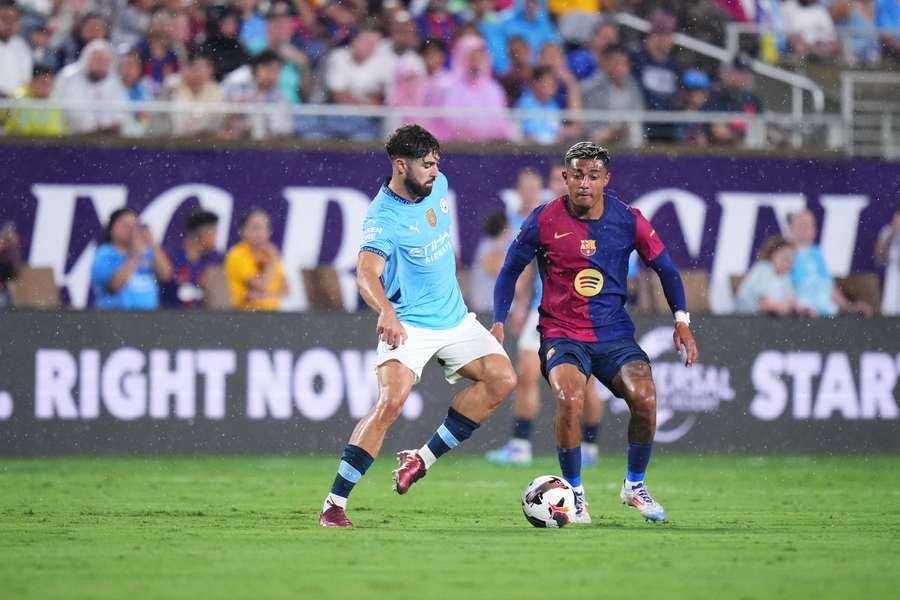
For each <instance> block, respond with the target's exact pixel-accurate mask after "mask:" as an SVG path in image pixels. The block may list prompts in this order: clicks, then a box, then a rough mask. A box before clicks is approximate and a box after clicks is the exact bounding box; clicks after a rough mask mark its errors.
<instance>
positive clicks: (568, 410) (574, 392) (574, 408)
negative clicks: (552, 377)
mask: <svg viewBox="0 0 900 600" xmlns="http://www.w3.org/2000/svg"><path fill="white" fill-rule="evenodd" d="M556 403H557V405H558V406H559V414H560V416H561V417H563V418H566V419H580V418H581V413H582V411H583V410H584V389H583V388H578V387H561V388H559V389H558V390H556Z"/></svg>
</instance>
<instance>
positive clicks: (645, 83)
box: [631, 13, 681, 142]
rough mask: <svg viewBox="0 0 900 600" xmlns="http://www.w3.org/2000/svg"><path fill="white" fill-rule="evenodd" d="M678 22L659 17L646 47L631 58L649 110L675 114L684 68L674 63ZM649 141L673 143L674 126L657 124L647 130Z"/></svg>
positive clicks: (667, 16) (670, 17)
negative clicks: (675, 34) (673, 49)
mask: <svg viewBox="0 0 900 600" xmlns="http://www.w3.org/2000/svg"><path fill="white" fill-rule="evenodd" d="M674 32H675V19H674V17H672V15H670V14H668V13H657V14H656V15H655V16H654V18H653V22H652V27H651V29H650V32H649V33H648V34H647V36H646V37H645V38H644V45H643V47H642V48H641V49H640V50H639V51H637V52H635V53H633V54H632V56H631V70H632V73H633V74H634V77H635V79H636V80H637V82H638V85H640V86H641V91H642V92H643V93H644V103H645V105H646V107H647V110H662V111H671V110H675V99H676V95H677V93H678V82H679V81H680V80H681V67H679V66H678V64H677V63H676V62H675V61H674V60H673V59H672V47H673V40H672V36H673V34H674ZM645 129H646V135H647V139H648V140H650V141H663V142H665V141H673V140H674V139H675V130H676V127H675V125H673V124H671V123H655V124H649V125H647V126H646V128H645Z"/></svg>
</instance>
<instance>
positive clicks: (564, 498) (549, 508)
mask: <svg viewBox="0 0 900 600" xmlns="http://www.w3.org/2000/svg"><path fill="white" fill-rule="evenodd" d="M522 512H523V513H525V518H526V519H528V522H529V523H531V524H532V525H534V526H535V527H553V528H558V527H565V526H566V525H568V524H569V523H571V522H572V517H573V516H574V514H575V492H573V491H572V488H571V487H570V486H569V484H568V483H566V481H565V480H564V479H562V478H560V477H556V476H555V475H541V476H540V477H538V478H537V479H535V480H534V481H532V482H531V483H529V484H528V487H526V488H525V493H524V494H522Z"/></svg>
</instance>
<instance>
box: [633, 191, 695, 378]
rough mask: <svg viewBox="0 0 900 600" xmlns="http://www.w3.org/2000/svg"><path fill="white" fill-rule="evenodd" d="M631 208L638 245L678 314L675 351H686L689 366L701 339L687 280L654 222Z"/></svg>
mask: <svg viewBox="0 0 900 600" xmlns="http://www.w3.org/2000/svg"><path fill="white" fill-rule="evenodd" d="M631 211H632V212H633V213H634V214H635V217H637V224H636V226H635V248H636V249H637V251H638V254H640V255H641V258H642V259H644V262H645V263H646V264H647V265H648V266H649V267H650V268H651V269H653V270H654V271H655V272H656V275H657V276H658V277H659V281H660V283H662V288H663V293H664V294H665V296H666V302H668V303H669V308H670V309H671V310H672V314H673V315H674V316H675V333H674V334H673V335H672V339H673V341H674V342H675V352H678V353H679V354H681V353H682V349H683V351H684V354H683V355H682V358H683V359H684V364H685V366H688V367H689V366H691V365H692V364H694V363H695V362H696V361H697V342H696V341H695V340H694V334H693V333H691V328H690V324H691V319H690V315H689V313H688V312H687V300H686V298H685V295H684V282H683V281H682V280H681V274H680V273H679V272H678V269H677V268H676V267H675V263H673V262H672V257H671V256H669V251H668V250H666V247H665V245H664V244H663V243H662V240H661V239H659V235H658V234H657V233H656V230H655V229H653V225H651V224H650V221H648V220H647V219H646V218H644V215H642V214H641V211H639V210H637V209H636V208H632V209H631Z"/></svg>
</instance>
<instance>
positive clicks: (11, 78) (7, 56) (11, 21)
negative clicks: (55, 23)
mask: <svg viewBox="0 0 900 600" xmlns="http://www.w3.org/2000/svg"><path fill="white" fill-rule="evenodd" d="M21 17H22V15H21V13H20V12H19V7H18V5H17V4H16V3H15V2H14V1H12V0H0V97H2V96H12V95H13V94H15V93H16V90H18V89H19V88H20V87H21V86H23V85H26V84H27V83H28V82H29V81H30V80H31V71H32V59H31V50H30V49H29V48H28V43H27V42H26V41H25V40H24V39H22V38H21V37H20V36H19V28H20V27H21Z"/></svg>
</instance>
